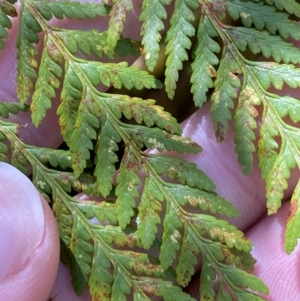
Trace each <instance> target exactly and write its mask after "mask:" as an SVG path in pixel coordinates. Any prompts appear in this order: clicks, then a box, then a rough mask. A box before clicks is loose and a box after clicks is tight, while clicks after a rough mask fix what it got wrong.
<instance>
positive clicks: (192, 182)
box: [147, 155, 215, 191]
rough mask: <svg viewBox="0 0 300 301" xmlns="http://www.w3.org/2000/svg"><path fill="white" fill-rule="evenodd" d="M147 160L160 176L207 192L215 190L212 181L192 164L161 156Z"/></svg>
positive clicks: (153, 156)
mask: <svg viewBox="0 0 300 301" xmlns="http://www.w3.org/2000/svg"><path fill="white" fill-rule="evenodd" d="M147 160H148V161H150V164H151V166H152V168H153V169H154V170H155V172H156V173H157V174H159V175H168V177H169V178H170V179H172V180H173V179H176V180H178V181H179V182H180V183H181V184H187V185H188V186H190V187H197V188H199V189H204V190H207V191H214V190H215V185H214V183H213V182H212V180H211V179H210V178H208V177H207V176H206V175H205V174H204V172H202V171H201V170H199V169H198V168H197V165H196V164H194V163H192V162H188V161H185V160H181V159H178V158H172V157H167V156H160V155H152V156H149V157H148V158H147Z"/></svg>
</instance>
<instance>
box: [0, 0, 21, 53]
mask: <svg viewBox="0 0 300 301" xmlns="http://www.w3.org/2000/svg"><path fill="white" fill-rule="evenodd" d="M15 2H16V1H5V2H4V1H2V2H1V3H0V49H3V48H4V47H5V44H4V41H3V40H4V39H7V38H8V33H7V29H11V27H12V22H11V20H10V18H9V17H16V16H17V15H18V14H17V11H16V9H15V7H14V6H13V5H12V4H13V3H15ZM8 16H9V17H8Z"/></svg>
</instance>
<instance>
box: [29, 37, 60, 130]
mask: <svg viewBox="0 0 300 301" xmlns="http://www.w3.org/2000/svg"><path fill="white" fill-rule="evenodd" d="M45 43H47V38H46V41H45ZM41 61H42V62H41V65H40V67H39V73H38V78H37V81H36V83H35V87H34V88H35V91H34V93H33V96H32V102H31V105H30V110H31V111H32V122H33V124H34V125H35V126H38V125H39V123H40V122H41V121H42V120H43V119H44V117H45V116H46V110H47V109H50V108H51V107H52V103H51V99H53V98H54V97H55V96H56V92H55V89H57V88H59V86H60V77H61V76H62V68H61V67H60V66H59V64H58V62H57V61H55V60H54V59H53V58H52V57H51V56H50V54H49V51H48V47H46V48H45V49H44V51H43V55H42V59H41Z"/></svg>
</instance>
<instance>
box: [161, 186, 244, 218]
mask: <svg viewBox="0 0 300 301" xmlns="http://www.w3.org/2000/svg"><path fill="white" fill-rule="evenodd" d="M166 189H167V191H168V193H169V195H173V198H174V199H175V200H176V202H177V203H178V204H180V205H181V206H185V205H186V204H189V205H191V206H193V207H200V208H201V209H202V210H209V211H211V212H212V213H220V214H224V215H227V216H232V217H233V216H238V211H237V210H236V209H235V208H234V207H233V206H232V204H231V203H229V202H227V201H225V200H224V199H223V198H221V197H219V196H217V195H215V194H214V193H211V192H207V191H204V190H199V189H197V188H191V187H188V186H184V185H180V184H177V185H171V184H169V185H168V187H167V188H166Z"/></svg>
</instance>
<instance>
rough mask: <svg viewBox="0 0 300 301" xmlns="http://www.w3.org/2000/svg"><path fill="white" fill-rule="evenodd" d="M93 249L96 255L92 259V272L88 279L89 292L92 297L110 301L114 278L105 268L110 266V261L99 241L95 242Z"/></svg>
mask: <svg viewBox="0 0 300 301" xmlns="http://www.w3.org/2000/svg"><path fill="white" fill-rule="evenodd" d="M94 249H95V254H96V255H95V256H94V259H93V265H92V272H91V276H90V279H89V286H90V292H91V294H92V296H93V298H98V300H103V301H110V300H112V299H110V295H111V291H112V283H113V281H114V279H113V277H112V275H111V274H110V273H109V272H108V271H107V270H108V269H109V268H110V267H111V263H110V261H109V258H108V257H107V255H106V254H105V252H104V250H103V249H102V245H101V244H100V243H98V244H96V245H95V246H94ZM100 279H101V280H100Z"/></svg>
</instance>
